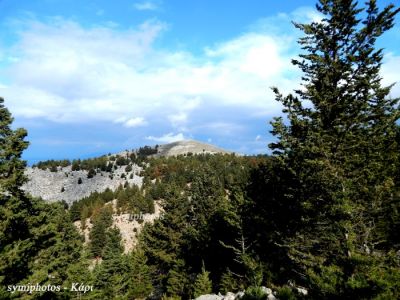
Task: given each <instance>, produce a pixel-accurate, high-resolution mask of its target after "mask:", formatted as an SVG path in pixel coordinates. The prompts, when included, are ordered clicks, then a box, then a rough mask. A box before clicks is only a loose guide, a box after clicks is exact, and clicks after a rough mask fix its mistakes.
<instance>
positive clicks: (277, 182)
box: [0, 0, 400, 300]
mask: <svg viewBox="0 0 400 300" xmlns="http://www.w3.org/2000/svg"><path fill="white" fill-rule="evenodd" d="M317 10H318V11H319V13H321V15H322V16H323V18H322V20H321V21H318V22H317V21H315V22H312V23H310V24H298V23H295V24H294V25H295V26H296V28H298V29H299V30H300V31H301V32H302V33H303V37H302V38H300V40H299V44H300V45H301V47H302V53H300V54H299V56H298V58H297V59H294V60H293V61H292V63H293V64H294V65H295V66H298V67H299V68H300V70H301V71H302V82H301V84H302V88H301V89H299V90H295V91H294V92H293V94H288V95H283V94H282V93H281V92H280V90H279V89H278V88H277V87H273V91H274V93H275V95H276V100H277V101H279V102H280V103H281V104H282V107H283V114H282V116H281V117H276V118H275V119H274V120H272V121H271V124H272V134H273V135H274V139H275V141H274V142H273V143H271V144H270V145H269V148H270V150H271V154H270V155H259V156H237V155H233V154H232V155H229V154H224V155H222V154H215V155H210V154H199V155H187V156H177V157H151V156H149V155H151V154H154V153H156V149H155V150H154V149H152V148H143V150H142V151H141V152H139V153H137V155H135V156H134V157H132V158H130V161H129V162H122V161H121V162H120V163H121V164H122V165H123V163H138V164H141V165H142V166H143V168H144V169H143V172H142V175H143V176H144V179H143V185H142V186H141V187H137V186H130V185H125V186H120V187H119V188H118V189H117V190H115V191H111V190H106V191H105V192H103V193H94V194H92V195H91V196H89V197H87V198H84V199H81V200H80V201H77V202H75V203H73V204H72V205H71V207H66V206H65V205H64V204H63V203H59V202H56V203H49V202H45V201H43V200H41V199H36V198H33V197H31V196H29V195H27V194H25V193H24V192H23V190H22V189H21V186H22V185H23V183H24V182H25V181H26V177H25V175H24V169H25V167H26V162H25V161H23V160H22V159H21V156H22V153H23V151H24V150H25V149H26V148H27V147H28V142H27V141H26V140H25V139H26V137H27V132H26V130H24V129H13V127H12V122H13V118H12V116H11V113H10V112H9V110H8V109H7V108H6V107H5V105H4V100H3V99H2V98H0V195H1V198H0V299H146V298H147V299H164V300H167V299H168V300H175V299H194V298H196V297H198V296H200V295H204V294H211V293H216V294H218V293H219V292H220V293H221V294H225V293H227V292H234V293H236V292H238V291H245V292H244V295H243V297H242V299H244V300H246V299H267V295H266V294H265V293H263V292H262V289H261V287H262V286H266V287H270V288H272V289H273V290H274V291H276V295H275V296H276V298H278V299H281V300H283V299H400V182H399V180H400V172H399V170H400V165H399V164H400V160H399V159H400V127H399V124H398V120H399V116H400V110H399V100H400V99H398V98H392V97H391V96H390V95H391V88H392V87H393V85H390V86H383V84H382V78H381V75H380V69H381V65H382V60H383V54H384V52H383V50H382V49H379V48H377V47H376V41H377V39H378V38H379V37H380V36H381V35H383V34H384V33H385V32H386V31H388V30H389V29H391V28H392V27H393V26H394V21H395V17H396V15H397V13H398V12H399V9H398V8H396V7H394V6H393V5H389V6H387V7H385V8H383V9H379V8H378V7H377V4H376V1H374V0H370V1H367V3H366V4H365V5H364V6H363V7H362V8H360V5H358V3H357V2H356V1H351V0H335V1H334V0H320V1H319V2H318V4H317ZM140 153H142V155H140ZM112 159H113V160H116V159H118V158H117V157H113V158H112ZM112 159H111V158H110V156H104V157H101V158H97V159H91V160H85V161H74V162H70V161H67V160H65V161H48V162H45V163H42V164H38V167H40V168H50V169H51V168H53V171H57V170H56V169H57V167H58V166H63V165H71V164H72V165H74V164H75V168H82V169H86V170H90V169H102V168H104V169H105V170H106V169H107V167H108V160H112ZM113 199H117V205H118V209H119V211H120V212H132V213H135V212H139V211H143V212H150V213H151V212H153V211H154V202H155V201H160V203H162V208H163V218H160V219H157V220H155V222H154V223H153V224H146V225H145V226H144V228H143V230H142V232H141V233H140V235H139V240H138V243H137V245H136V246H135V248H134V250H133V251H131V252H129V253H124V251H123V247H122V244H121V234H120V232H119V231H118V229H116V228H115V227H113V226H112V223H111V212H110V210H109V209H107V206H104V204H105V203H107V202H109V201H110V200H113ZM88 217H90V218H91V220H92V223H93V229H92V232H91V242H90V244H89V245H88V246H86V245H84V243H83V237H82V236H81V235H80V234H79V233H78V231H77V229H76V227H75V226H74V225H73V221H76V220H82V219H85V218H88ZM94 259H101V263H98V264H94V265H93V260H94ZM77 282H79V283H83V284H85V285H90V286H93V289H92V290H90V291H88V292H87V293H83V291H80V292H76V291H73V290H71V289H67V290H63V289H62V287H70V286H71V285H72V284H73V283H77ZM36 284H40V285H42V286H45V285H54V286H60V287H61V291H51V290H47V291H43V292H32V293H29V292H26V291H13V290H12V289H13V287H16V286H17V285H36ZM295 287H301V288H304V289H305V290H307V295H304V294H302V293H299V292H298V289H296V288H295Z"/></svg>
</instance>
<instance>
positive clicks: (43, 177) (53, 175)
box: [23, 165, 142, 204]
mask: <svg viewBox="0 0 400 300" xmlns="http://www.w3.org/2000/svg"><path fill="white" fill-rule="evenodd" d="M140 171H141V168H140V167H138V166H136V165H134V166H133V168H132V171H130V172H128V173H126V172H125V167H124V166H122V167H119V168H118V169H116V170H114V171H113V174H112V176H110V175H111V174H110V173H108V172H100V173H97V174H96V175H94V176H93V177H92V178H88V172H87V171H85V170H81V171H72V170H71V166H68V167H65V168H60V167H59V168H58V170H57V172H51V171H49V170H41V169H38V168H27V169H26V171H25V174H26V175H27V177H28V180H29V181H28V182H27V183H26V184H24V186H23V189H24V190H25V191H26V192H27V193H29V194H30V195H32V196H34V197H41V198H42V199H44V200H47V201H62V200H65V201H66V202H67V203H68V204H71V203H72V202H73V201H76V200H79V199H82V198H83V197H87V196H89V195H90V194H91V193H93V192H96V191H97V192H102V191H104V190H105V189H107V188H110V189H111V190H115V189H117V188H118V186H119V185H121V184H122V185H124V184H125V182H128V183H129V184H136V185H139V186H140V185H141V184H142V177H140V176H139V175H138V174H139V173H140ZM122 174H125V175H122ZM131 174H132V175H131ZM123 177H125V178H123ZM130 177H132V178H130ZM79 178H80V180H79ZM80 181H81V183H78V182H80Z"/></svg>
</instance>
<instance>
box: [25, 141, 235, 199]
mask: <svg viewBox="0 0 400 300" xmlns="http://www.w3.org/2000/svg"><path fill="white" fill-rule="evenodd" d="M189 153H191V154H203V153H211V154H215V153H231V152H229V151H226V150H223V149H220V148H218V147H215V146H213V145H209V144H205V143H201V142H197V141H192V140H189V141H179V142H175V143H170V144H165V145H160V146H156V147H148V146H145V147H141V148H139V149H136V150H126V151H122V152H120V153H117V154H114V155H111V154H110V155H107V156H103V157H101V158H95V159H94V160H96V159H103V162H102V163H103V165H104V167H99V166H98V165H97V166H94V167H92V169H93V170H92V174H91V175H90V168H89V167H86V168H85V167H82V165H83V164H84V162H83V161H82V162H81V166H80V168H78V169H76V168H74V166H73V165H71V164H70V165H68V166H61V165H57V166H55V165H54V164H51V165H50V163H48V165H46V163H45V165H44V167H43V166H42V167H41V168H39V167H32V168H31V167H29V168H27V169H26V171H25V174H26V175H27V176H28V179H29V181H28V182H27V183H26V184H25V185H24V186H23V189H24V190H25V191H27V192H28V193H29V194H31V195H32V196H34V197H41V198H43V199H44V200H47V201H61V200H64V201H66V202H67V203H69V204H70V203H72V202H74V201H76V200H79V199H82V198H83V197H87V196H89V195H90V194H91V193H93V192H103V191H104V190H105V189H107V188H109V189H111V190H113V191H114V190H116V189H117V188H118V186H120V185H125V184H130V185H132V184H136V185H138V186H140V185H141V184H142V177H141V176H140V172H141V171H142V169H143V166H145V164H144V163H143V161H142V160H141V159H140V158H139V157H162V156H166V157H169V156H177V155H187V154H189ZM106 166H107V168H106ZM108 167H109V168H108Z"/></svg>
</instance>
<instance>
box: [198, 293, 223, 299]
mask: <svg viewBox="0 0 400 300" xmlns="http://www.w3.org/2000/svg"><path fill="white" fill-rule="evenodd" d="M222 299H224V297H223V296H219V295H215V294H209V295H201V296H200V297H197V298H196V299H195V300H222Z"/></svg>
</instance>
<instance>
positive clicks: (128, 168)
mask: <svg viewBox="0 0 400 300" xmlns="http://www.w3.org/2000/svg"><path fill="white" fill-rule="evenodd" d="M131 171H132V165H127V166H126V167H125V172H126V173H129V172H131Z"/></svg>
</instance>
